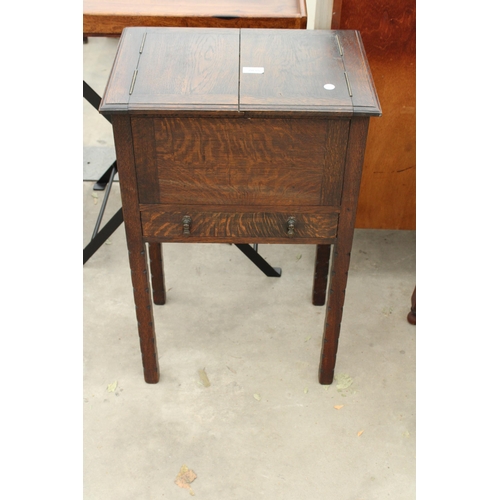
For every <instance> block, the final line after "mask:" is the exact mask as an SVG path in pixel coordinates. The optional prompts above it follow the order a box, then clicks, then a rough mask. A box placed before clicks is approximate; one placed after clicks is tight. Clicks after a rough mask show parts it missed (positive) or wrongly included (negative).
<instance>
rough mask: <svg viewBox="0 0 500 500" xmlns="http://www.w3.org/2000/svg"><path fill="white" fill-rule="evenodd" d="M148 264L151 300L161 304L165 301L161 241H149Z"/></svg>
mask: <svg viewBox="0 0 500 500" xmlns="http://www.w3.org/2000/svg"><path fill="white" fill-rule="evenodd" d="M148 246H149V264H150V268H151V286H152V288H153V302H154V303H155V304H156V305H158V306H161V305H163V304H165V303H166V302H167V294H166V292H165V275H164V273H163V256H162V246H161V243H149V244H148Z"/></svg>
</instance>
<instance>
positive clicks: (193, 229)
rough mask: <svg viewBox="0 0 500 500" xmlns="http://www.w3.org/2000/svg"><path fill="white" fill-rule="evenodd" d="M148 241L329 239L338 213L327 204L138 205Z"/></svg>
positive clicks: (321, 240) (323, 241) (334, 229)
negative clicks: (242, 206)
mask: <svg viewBox="0 0 500 500" xmlns="http://www.w3.org/2000/svg"><path fill="white" fill-rule="evenodd" d="M141 220H142V230H143V236H144V238H145V239H146V240H148V241H178V242H193V243H194V242H206V243H215V242H218V243H229V242H230V243H252V242H268V243H316V244H319V243H333V241H334V239H335V237H336V235H337V223H338V213H336V212H335V210H334V209H332V208H330V207H311V208H307V209H301V210H294V209H293V208H290V209H286V208H283V207H281V208H280V209H276V208H273V207H259V208H258V209H257V210H256V209H255V207H254V208H252V207H246V209H243V210H237V211H235V210H232V209H231V207H208V206H207V207H203V206H181V207H179V206H175V207H174V206H171V207H170V206H158V205H151V206H142V207H141Z"/></svg>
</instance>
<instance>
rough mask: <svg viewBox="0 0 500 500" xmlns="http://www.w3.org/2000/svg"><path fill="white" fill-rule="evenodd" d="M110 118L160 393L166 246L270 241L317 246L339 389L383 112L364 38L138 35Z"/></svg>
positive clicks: (108, 106)
mask: <svg viewBox="0 0 500 500" xmlns="http://www.w3.org/2000/svg"><path fill="white" fill-rule="evenodd" d="M100 111H101V113H103V114H105V115H108V116H110V118H111V121H112V124H113V133H114V139H115V148H116V158H117V165H118V171H119V174H120V187H121V196H122V204H123V217H124V222H125V231H126V237H127V245H128V250H129V258H130V267H131V271H132V284H133V288H134V300H135V304H136V311H137V320H138V328H139V338H140V345H141V352H142V361H143V367H144V377H145V380H146V382H149V383H156V382H158V380H159V369H158V359H157V348H156V339H155V330H154V321H153V311H152V300H153V301H154V302H155V303H156V304H162V303H165V285H164V278H163V263H162V254H161V243H162V242H190V243H235V244H240V243H247V244H248V243H257V242H258V243H286V244H290V243H300V244H304V243H310V244H315V245H317V251H316V264H315V273H314V283H313V303H314V304H317V305H322V304H324V303H325V300H326V303H327V308H326V309H327V310H326V318H325V329H324V337H323V347H322V352H321V359H320V369H319V381H320V383H321V384H331V383H332V381H333V371H334V366H335V359H336V354H337V346H338V338H339V333H340V323H341V318H342V308H343V304H344V296H345V289H346V285H347V273H348V268H349V258H350V251H351V246H352V239H353V232H354V220H355V215H356V205H357V198H358V192H359V185H360V179H361V172H362V166H363V156H364V150H365V143H366V137H367V133H368V124H369V120H370V117H371V116H380V114H381V110H380V105H379V102H378V98H377V95H376V91H375V88H374V85H373V81H372V78H371V74H370V70H369V67H368V63H367V61H366V57H365V53H364V49H363V45H362V42H361V39H360V36H359V33H358V32H356V31H323V30H319V31H314V30H273V29H224V28H221V29H218V28H217V29H210V28H149V27H147V28H126V29H125V30H124V31H123V33H122V37H121V39H120V43H119V46H118V51H117V55H116V59H115V62H114V65H113V68H112V70H111V74H110V78H109V82H108V85H107V87H106V90H105V93H104V96H103V99H102V102H101V106H100ZM146 243H148V247H149V260H150V265H151V282H150V271H149V265H148V259H147V250H146ZM331 245H333V248H334V252H333V259H332V260H333V262H332V265H331V266H330V264H329V261H330V248H331ZM329 267H330V268H331V269H330V273H328V271H329ZM328 274H329V276H328ZM328 278H329V279H328ZM328 283H329V286H327V284H328Z"/></svg>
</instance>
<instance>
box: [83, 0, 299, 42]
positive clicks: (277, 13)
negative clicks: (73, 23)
mask: <svg viewBox="0 0 500 500" xmlns="http://www.w3.org/2000/svg"><path fill="white" fill-rule="evenodd" d="M306 24H307V10H306V0H213V1H207V0H182V1H178V0H143V1H139V0H83V36H120V35H121V32H122V31H123V29H124V28H126V27H129V26H156V27H203V28H285V29H293V28H295V29H297V28H300V29H305V28H306Z"/></svg>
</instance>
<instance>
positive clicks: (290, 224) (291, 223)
mask: <svg viewBox="0 0 500 500" xmlns="http://www.w3.org/2000/svg"><path fill="white" fill-rule="evenodd" d="M296 223H297V221H296V220H295V217H288V220H287V221H286V228H287V232H286V234H287V236H288V237H289V238H291V237H292V236H293V235H294V234H295V224H296Z"/></svg>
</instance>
